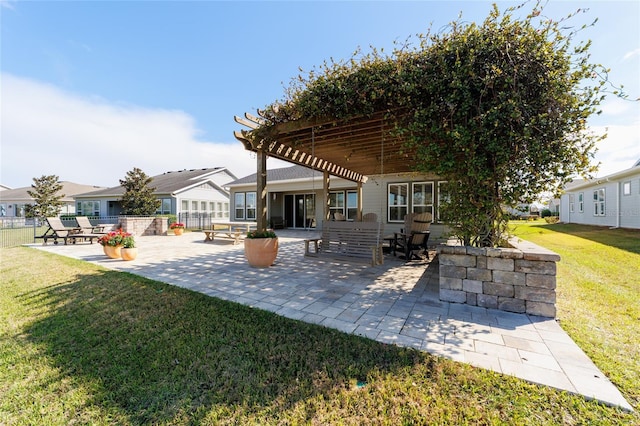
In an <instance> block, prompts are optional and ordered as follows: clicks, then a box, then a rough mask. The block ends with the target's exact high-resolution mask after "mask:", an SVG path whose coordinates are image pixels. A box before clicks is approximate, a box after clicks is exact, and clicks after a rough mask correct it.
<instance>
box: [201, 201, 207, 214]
mask: <svg viewBox="0 0 640 426" xmlns="http://www.w3.org/2000/svg"><path fill="white" fill-rule="evenodd" d="M200 211H202V212H206V211H207V202H206V201H200Z"/></svg>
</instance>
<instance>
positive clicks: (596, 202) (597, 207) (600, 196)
mask: <svg viewBox="0 0 640 426" xmlns="http://www.w3.org/2000/svg"><path fill="white" fill-rule="evenodd" d="M604 202H605V192H604V188H601V189H596V190H595V191H593V215H594V216H604V215H605V211H606V210H605V203H604Z"/></svg>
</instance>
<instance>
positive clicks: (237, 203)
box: [233, 192, 246, 220]
mask: <svg viewBox="0 0 640 426" xmlns="http://www.w3.org/2000/svg"><path fill="white" fill-rule="evenodd" d="M245 197H246V193H245V192H236V193H235V196H234V205H233V207H234V208H233V211H234V218H235V219H236V220H244V212H245V207H246V201H245Z"/></svg>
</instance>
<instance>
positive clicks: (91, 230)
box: [76, 216, 106, 234]
mask: <svg viewBox="0 0 640 426" xmlns="http://www.w3.org/2000/svg"><path fill="white" fill-rule="evenodd" d="M76 222H78V226H79V227H80V232H82V233H85V234H106V232H105V231H104V226H103V225H97V226H96V225H92V224H91V222H90V221H89V218H88V217H86V216H76Z"/></svg>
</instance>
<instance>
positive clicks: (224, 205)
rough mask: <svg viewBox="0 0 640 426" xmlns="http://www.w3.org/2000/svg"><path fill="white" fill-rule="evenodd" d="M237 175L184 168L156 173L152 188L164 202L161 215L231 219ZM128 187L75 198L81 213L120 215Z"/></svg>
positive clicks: (222, 170)
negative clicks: (232, 187) (231, 186)
mask: <svg viewBox="0 0 640 426" xmlns="http://www.w3.org/2000/svg"><path fill="white" fill-rule="evenodd" d="M235 179H237V177H236V176H235V175H234V174H233V173H231V172H230V171H229V170H227V169H226V168H224V167H213V168H208V169H191V170H180V171H175V172H166V173H163V174H161V175H157V176H153V177H152V181H151V183H150V185H149V186H150V187H152V188H154V189H155V191H154V194H155V196H156V197H157V198H158V199H159V200H161V201H162V204H161V205H160V208H159V209H158V211H157V212H156V213H157V214H175V215H182V216H181V217H183V216H184V217H186V216H198V215H209V216H211V217H212V218H219V219H228V218H229V192H228V191H227V190H226V189H225V188H224V187H225V185H226V184H227V183H229V182H231V181H233V180H235ZM123 194H124V187H122V186H114V187H112V188H106V189H103V190H100V191H94V192H90V193H87V194H80V195H77V196H76V197H75V199H76V209H77V212H78V214H81V215H85V216H103V217H104V216H118V215H119V214H120V213H121V212H122V205H121V204H120V199H121V198H122V195H123Z"/></svg>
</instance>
